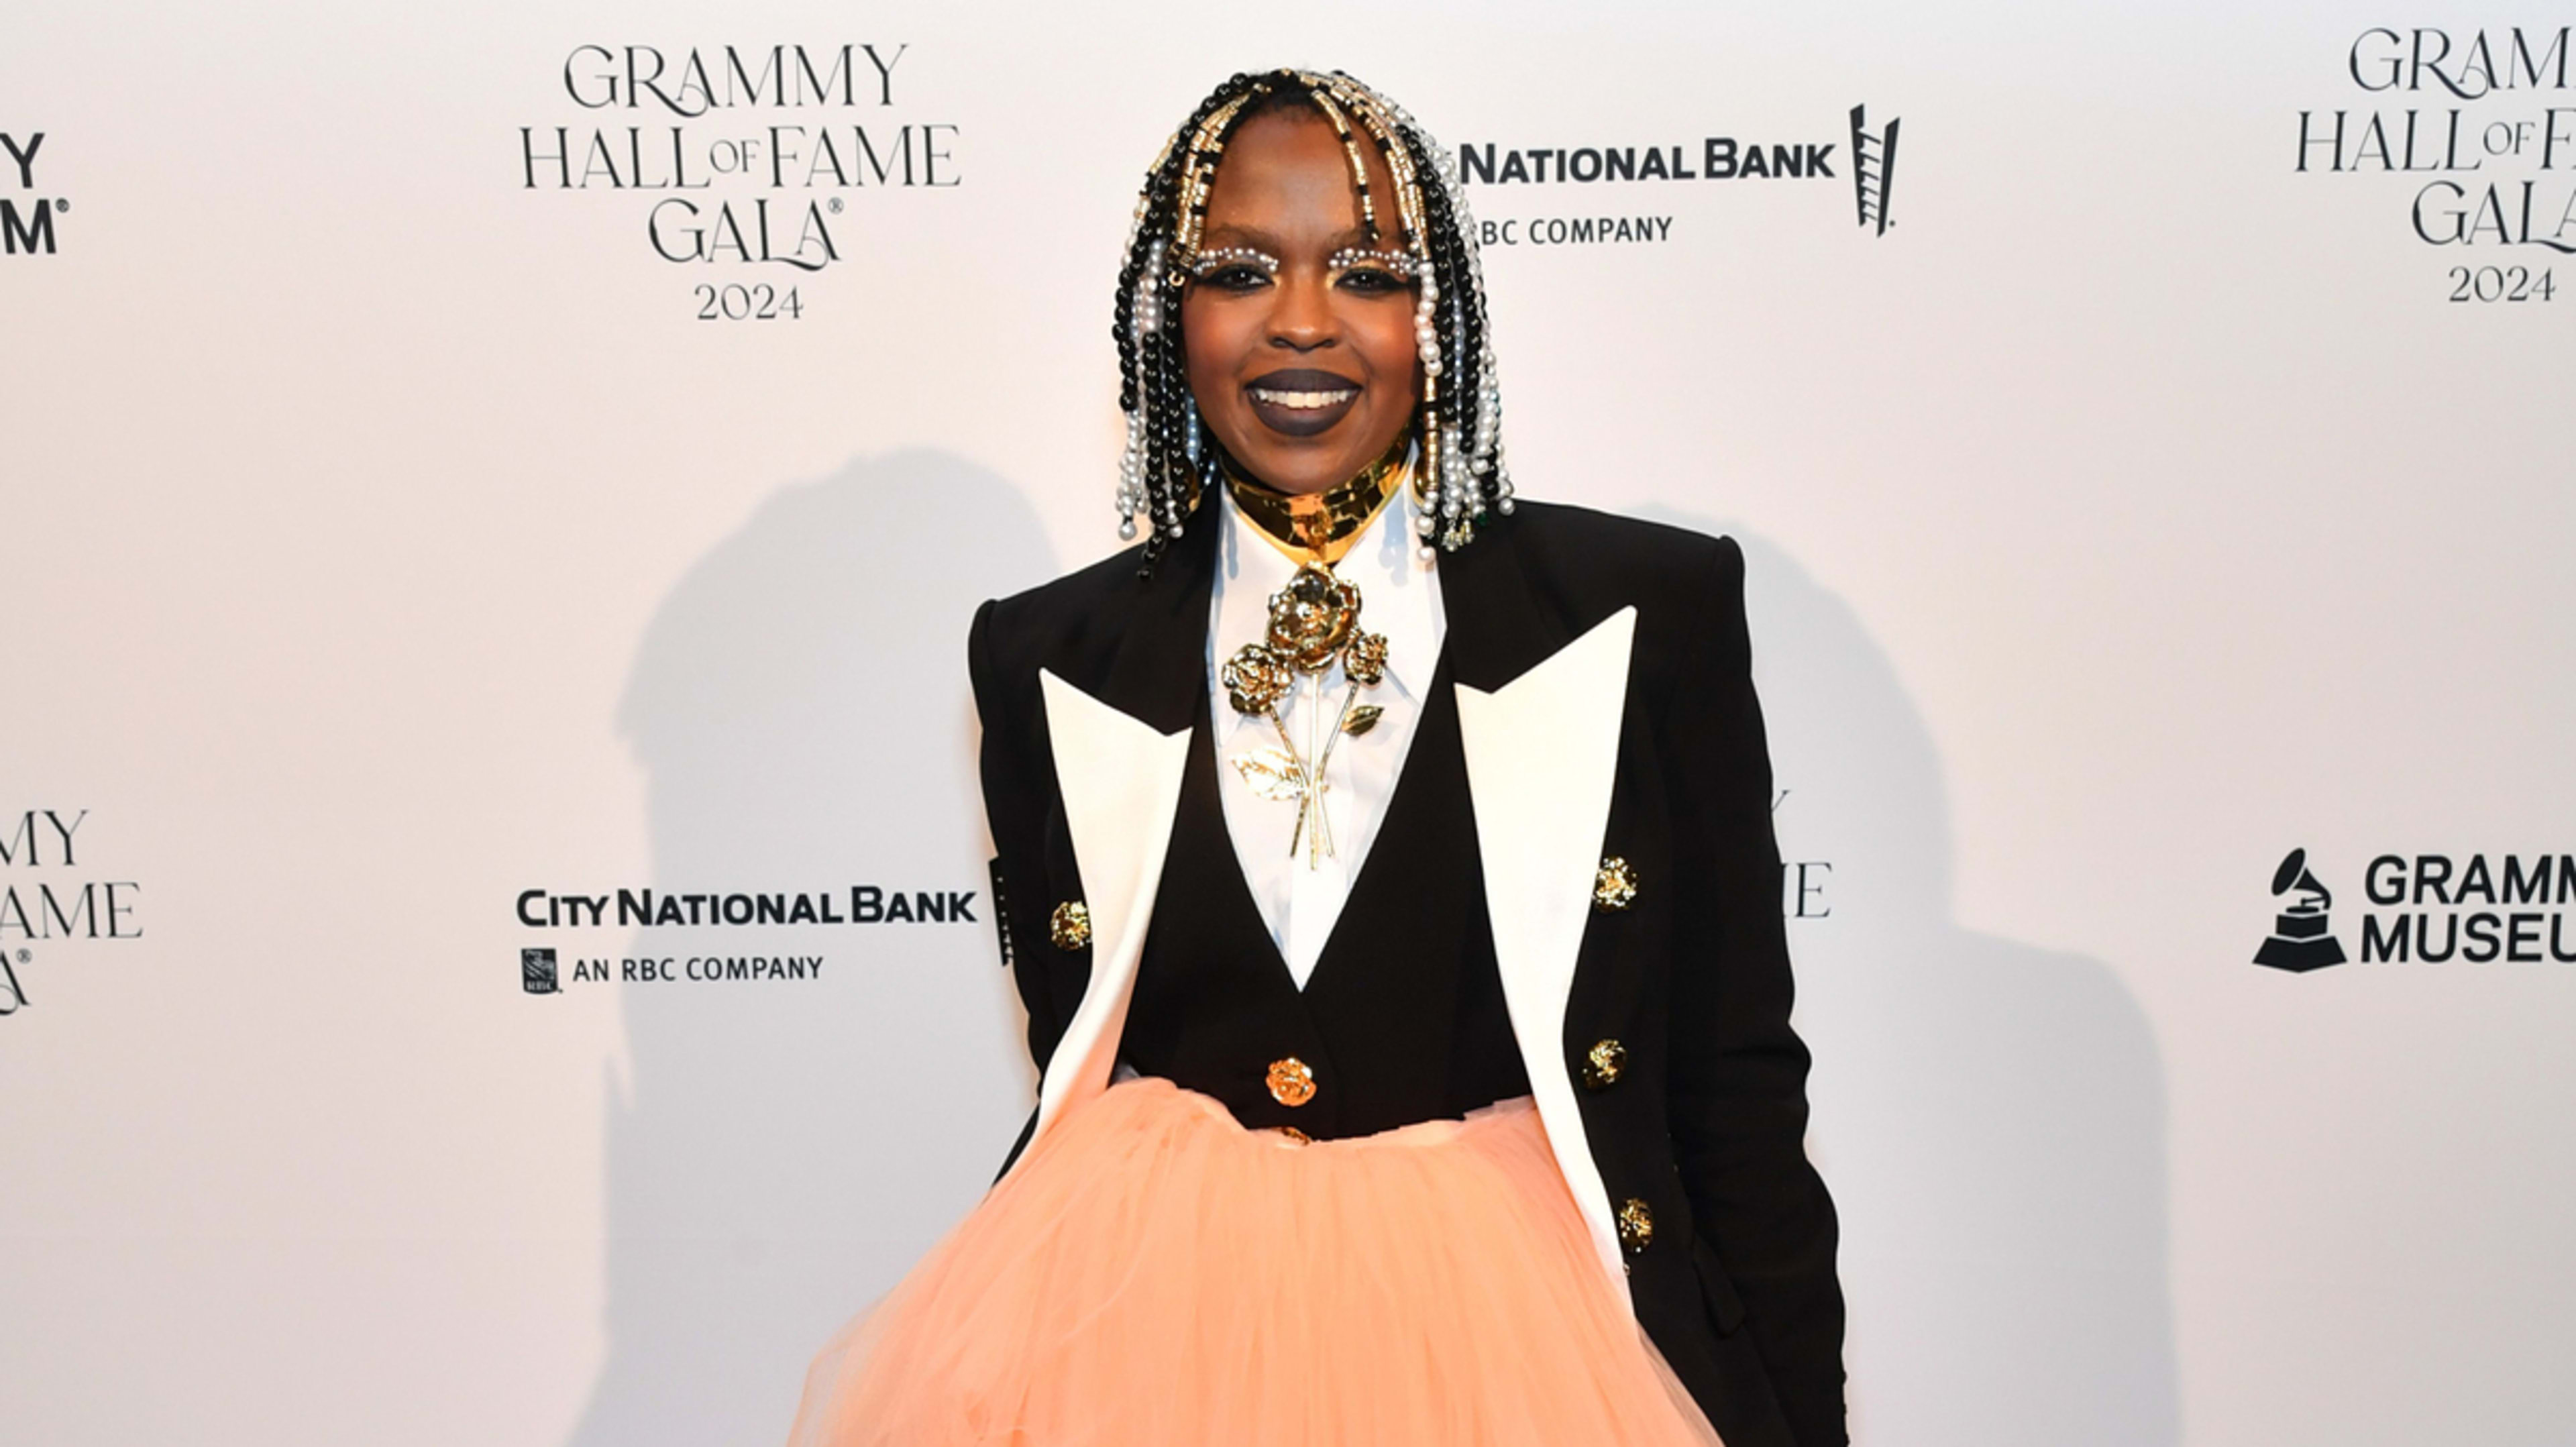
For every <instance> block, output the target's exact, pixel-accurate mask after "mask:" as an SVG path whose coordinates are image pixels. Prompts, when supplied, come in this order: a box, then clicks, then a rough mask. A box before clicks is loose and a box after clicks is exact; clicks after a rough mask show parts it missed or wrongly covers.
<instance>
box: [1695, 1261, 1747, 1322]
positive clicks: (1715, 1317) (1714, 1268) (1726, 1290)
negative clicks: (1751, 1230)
mask: <svg viewBox="0 0 2576 1447" xmlns="http://www.w3.org/2000/svg"><path fill="white" fill-rule="evenodd" d="M1691 1267H1692V1269H1694V1270H1696V1271H1697V1272H1698V1273H1699V1294H1700V1299H1701V1300H1702V1301H1703V1302H1705V1303H1706V1304H1707V1307H1708V1324H1709V1325H1711V1326H1713V1327H1716V1328H1717V1334H1718V1335H1719V1336H1733V1335H1735V1329H1736V1328H1737V1327H1739V1326H1742V1325H1744V1298H1743V1297H1741V1296H1738V1295H1736V1294H1735V1283H1734V1282H1732V1281H1729V1280H1728V1279H1727V1277H1726V1268H1725V1267H1724V1266H1721V1265H1719V1264H1718V1260H1717V1253H1716V1252H1714V1251H1711V1250H1709V1249H1708V1243H1707V1242H1706V1241H1702V1240H1700V1239H1699V1238H1698V1237H1696V1236H1694V1237H1692V1238H1691Z"/></svg>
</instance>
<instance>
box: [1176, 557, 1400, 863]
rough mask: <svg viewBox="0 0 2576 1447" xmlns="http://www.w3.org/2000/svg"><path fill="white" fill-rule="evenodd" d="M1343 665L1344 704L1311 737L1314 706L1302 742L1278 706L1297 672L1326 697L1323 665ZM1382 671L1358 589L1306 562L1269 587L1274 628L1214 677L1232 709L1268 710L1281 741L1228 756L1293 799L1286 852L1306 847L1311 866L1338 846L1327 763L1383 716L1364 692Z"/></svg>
mask: <svg viewBox="0 0 2576 1447" xmlns="http://www.w3.org/2000/svg"><path fill="white" fill-rule="evenodd" d="M1336 662H1338V663H1340V664H1341V666H1342V677H1343V679H1344V681H1345V682H1344V687H1343V690H1342V706H1341V709H1340V711H1339V713H1338V714H1337V716H1336V717H1335V719H1334V721H1333V727H1332V728H1331V730H1329V731H1328V732H1325V733H1324V734H1323V735H1322V737H1320V738H1317V737H1315V734H1316V730H1315V729H1314V727H1313V725H1314V724H1315V723H1316V722H1318V721H1320V720H1321V718H1322V716H1323V715H1322V710H1321V709H1320V708H1318V709H1316V710H1314V711H1312V712H1311V713H1309V715H1308V718H1307V722H1308V725H1309V726H1308V728H1307V730H1306V732H1307V734H1308V739H1307V747H1306V748H1305V749H1304V750H1302V751H1301V750H1300V749H1299V748H1298V747H1297V745H1296V742H1295V741H1294V740H1293V739H1291V738H1290V737H1289V735H1288V724H1287V721H1286V720H1285V719H1283V718H1281V717H1280V714H1279V706H1280V704H1281V703H1282V702H1284V701H1286V700H1287V699H1289V698H1290V697H1291V696H1292V695H1293V694H1294V693H1295V692H1296V690H1297V687H1298V684H1299V681H1300V680H1301V679H1313V680H1314V682H1315V689H1316V695H1317V702H1318V703H1321V702H1322V692H1323V688H1324V677H1323V676H1324V674H1325V673H1327V672H1329V671H1330V670H1331V668H1332V666H1333V665H1334V664H1335V663H1336ZM1385 678H1386V636H1385V635H1384V634H1381V633H1363V632H1361V631H1360V590H1359V589H1357V588H1355V587H1353V586H1351V585H1350V584H1348V583H1345V582H1343V581H1342V580H1341V579H1339V578H1337V577H1335V576H1333V572H1332V570H1331V569H1330V568H1326V567H1323V566H1321V565H1319V564H1315V563H1308V564H1306V565H1305V566H1303V567H1301V568H1299V569H1298V570H1297V576H1295V577H1293V578H1291V579H1289V580H1288V586H1287V587H1285V588H1282V589H1280V590H1279V591H1278V592H1276V593H1273V594H1271V595H1270V628H1269V636H1268V637H1266V638H1265V639H1264V640H1263V641H1261V642H1259V643H1247V644H1245V645H1243V646H1242V647H1241V648H1238V649H1236V650H1235V653H1234V657H1232V658H1230V659H1228V660H1227V661H1226V665H1225V667H1224V669H1223V670H1222V671H1221V672H1220V673H1219V674H1218V679H1219V681H1220V682H1222V683H1223V684H1224V685H1225V695H1226V698H1227V699H1228V700H1229V701H1230V702H1232V703H1233V704H1234V709H1235V712H1237V713H1241V714H1247V715H1258V716H1261V717H1265V718H1267V719H1269V720H1270V726H1271V728H1272V729H1273V730H1275V731H1276V732H1277V733H1278V735H1279V747H1277V748H1275V749H1274V748H1259V749H1247V750H1245V751H1244V752H1242V753H1239V754H1236V755H1235V756H1234V757H1233V758H1232V759H1231V760H1230V762H1231V763H1232V764H1233V765H1234V768H1235V772H1236V773H1239V774H1241V775H1242V776H1243V781H1244V782H1245V783H1247V784H1249V785H1251V786H1252V791H1253V792H1254V793H1256V794H1259V795H1260V796H1261V797H1262V798H1265V799H1276V800H1280V801H1282V802H1286V801H1289V800H1294V801H1295V802H1296V805H1297V824H1296V827H1295V829H1293V830H1292V831H1291V832H1290V833H1289V835H1288V853H1289V854H1290V856H1292V857H1293V856H1295V854H1296V853H1297V849H1298V846H1299V845H1300V844H1303V845H1304V846H1305V849H1306V867H1307V868H1309V869H1312V868H1314V867H1316V866H1317V865H1318V864H1320V863H1322V862H1323V861H1324V860H1325V859H1327V858H1329V857H1331V855H1332V852H1333V833H1332V826H1331V825H1330V824H1329V823H1328V822H1327V821H1326V820H1325V817H1324V789H1325V787H1326V786H1325V783H1324V766H1325V765H1327V764H1329V763H1331V762H1332V759H1333V746H1334V744H1336V743H1338V742H1340V740H1341V738H1342V736H1343V735H1345V734H1349V735H1352V736H1354V737H1356V736H1357V735H1360V734H1364V733H1367V732H1368V731H1369V730H1370V729H1372V728H1375V727H1376V726H1377V721H1378V716H1379V715H1380V714H1381V713H1383V712H1384V710H1382V709H1380V708H1378V707H1377V706H1376V705H1374V704H1364V703H1361V702H1359V691H1360V690H1361V689H1363V688H1374V687H1376V686H1377V685H1378V684H1379V683H1380V682H1382V681H1384V679H1385Z"/></svg>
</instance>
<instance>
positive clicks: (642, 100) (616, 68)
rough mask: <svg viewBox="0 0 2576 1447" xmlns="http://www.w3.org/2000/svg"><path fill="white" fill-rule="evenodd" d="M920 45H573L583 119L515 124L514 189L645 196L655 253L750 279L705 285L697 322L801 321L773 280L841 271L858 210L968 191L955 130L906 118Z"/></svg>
mask: <svg viewBox="0 0 2576 1447" xmlns="http://www.w3.org/2000/svg"><path fill="white" fill-rule="evenodd" d="M910 51H911V47H910V46H908V45H893V46H885V45H877V44H862V43H844V44H840V45H825V46H808V45H769V46H737V45H726V46H720V47H714V48H709V49H699V48H694V47H693V48H691V49H689V50H686V51H680V52H672V51H665V50H663V49H661V48H659V47H657V46H651V45H615V46H612V45H577V46H574V47H573V48H572V50H571V51H570V52H569V53H568V54H567V55H566V56H565V57H564V60H563V65H562V70H561V73H560V78H559V83H560V86H561V93H562V99H564V100H566V101H569V102H570V103H571V104H572V105H573V106H574V107H575V108H576V110H577V111H578V112H580V116H579V118H578V123H571V124H558V125H529V126H520V127H518V132H519V145H518V157H517V159H518V162H519V185H520V189H522V190H526V191H554V192H564V191H597V192H608V193H614V194H619V195H632V196H634V197H636V198H637V200H638V202H639V203H642V202H644V201H645V199H646V198H650V201H649V204H639V205H638V207H637V211H638V217H639V219H640V221H641V222H642V227H641V231H642V240H643V244H644V246H645V248H646V250H647V252H648V254H650V255H652V256H655V257H658V258H660V259H661V260H663V261H667V262H671V263H674V264H677V265H683V266H688V265H695V266H699V267H728V268H737V269H739V270H737V271H735V272H729V273H719V274H718V275H719V276H720V277H721V276H723V275H741V276H744V277H747V278H750V280H747V281H723V280H717V281H711V282H707V283H702V284H700V285H698V286H697V287H696V288H695V292H696V295H697V300H698V311H697V314H696V318H697V320H700V321H779V320H784V321H795V320H799V319H801V318H802V317H803V315H804V304H803V302H802V300H801V299H800V298H799V297H798V295H797V293H796V291H795V289H794V287H793V286H790V285H782V284H780V283H778V282H772V281H768V280H765V279H764V278H771V277H776V278H783V279H784V281H786V282H793V281H794V280H796V279H797V278H798V277H800V276H803V275H809V274H811V273H814V272H819V271H821V270H823V269H824V268H825V267H828V266H831V265H832V264H834V263H835V262H838V261H839V260H840V259H841V257H842V253H843V251H844V236H845V233H844V230H843V227H844V225H845V223H846V222H847V221H848V219H849V218H848V217H847V216H846V215H845V214H844V213H846V212H848V211H850V210H851V209H852V208H856V207H861V206H867V207H870V208H872V209H873V208H882V207H883V206H885V205H886V204H887V201H886V198H885V196H884V193H887V192H918V191H941V190H947V189H950V188H952V187H955V186H956V185H958V184H959V181H960V176H959V167H958V162H957V156H956V145H957V137H958V127H957V125H956V124H955V123H954V122H951V121H940V120H928V119H922V118H918V117H903V116H901V115H900V114H899V108H898V106H897V102H896V92H897V90H898V89H899V88H901V87H899V86H898V84H897V77H898V75H904V76H909V75H910V74H912V73H913V72H912V70H911V69H908V68H906V67H905V65H904V61H905V59H906V57H907V56H908V55H909V53H910ZM916 66H917V62H916ZM872 196H873V197H876V198H877V199H875V200H870V199H869V198H870V197H872ZM700 274H701V275H705V274H708V273H705V272H703V271H702V272H701V273H700Z"/></svg>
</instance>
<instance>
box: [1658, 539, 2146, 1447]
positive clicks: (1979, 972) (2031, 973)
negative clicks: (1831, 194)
mask: <svg viewBox="0 0 2576 1447" xmlns="http://www.w3.org/2000/svg"><path fill="white" fill-rule="evenodd" d="M1650 511H1651V510H1650ZM1656 515H1657V518H1658V520H1659V521H1663V522H1668V523H1672V524H1674V525H1676V526H1680V527H1687V528H1690V529H1692V530H1693V531H1696V532H1705V533H1719V532H1727V531H1734V532H1735V536H1736V538H1737V540H1738V541H1739V542H1741V543H1743V545H1744V550H1745V562H1746V590H1747V609H1748V611H1749V613H1750V614H1751V617H1752V627H1753V648H1754V671H1755V675H1756V678H1757V681H1758V685H1759V687H1760V690H1761V694H1762V703H1763V710H1764V714H1765V717H1766V720H1767V722H1768V724H1769V727H1770V735H1771V752H1772V761H1773V768H1774V773H1775V774H1776V776H1777V786H1776V787H1778V788H1784V789H1786V790H1788V791H1789V792H1788V794H1787V796H1786V798H1785V799H1783V800H1782V801H1781V803H1780V806H1779V809H1778V815H1777V822H1778V824H1779V830H1780V837H1781V848H1782V852H1783V857H1784V858H1785V859H1787V860H1790V861H1797V860H1801V859H1803V860H1810V861H1822V862H1824V863H1827V864H1829V865H1830V869H1829V870H1824V871H1818V870H1812V869H1811V870H1810V872H1809V877H1808V881H1807V882H1808V884H1809V885H1810V886H1811V887H1812V888H1813V889H1814V890H1815V892H1814V893H1812V894H1811V895H1810V896H1809V897H1808V898H1807V899H1806V900H1805V906H1806V908H1807V910H1808V911H1809V912H1810V914H1816V913H1819V912H1825V911H1829V913H1823V915H1822V917H1817V918H1806V919H1795V918H1793V919H1792V920H1791V922H1790V935H1789V939H1790V947H1791V949H1792V951H1793V953H1794V954H1795V956H1796V961H1797V968H1798V1025H1799V1028H1800V1030H1801V1031H1803V1032H1804V1033H1805V1035H1806V1037H1807V1040H1808V1043H1809V1044H1810V1045H1811V1046H1812V1047H1813V1049H1814V1051H1815V1055H1816V1070H1815V1075H1814V1079H1813V1101H1814V1108H1815V1127H1814V1133H1813V1136H1812V1139H1811V1141H1810V1146H1811V1149H1812V1150H1813V1151H1814V1153H1815V1156H1816V1159H1817V1164H1818V1166H1819V1168H1820V1169H1821V1170H1822V1171H1823V1172H1824V1175H1825V1179H1826V1182H1827V1184H1828V1185H1829V1186H1830V1187H1831V1188H1832V1190H1833V1193H1834V1198H1835V1203H1836V1205H1837V1206H1838V1207H1839V1208H1840V1210H1841V1212H1842V1221H1843V1274H1844V1285H1845V1289H1846V1291H1847V1292H1848V1294H1849V1297H1850V1307H1851V1333H1850V1338H1849V1350H1848V1362H1849V1365H1850V1369H1851V1374H1852V1427H1853V1433H1854V1438H1855V1440H1857V1441H1862V1442H1873V1443H1889V1444H1898V1447H2170V1444H2172V1443H2174V1442H2176V1441H2178V1440H2179V1436H2180V1424H2179V1401H2178V1395H2179V1394H2178V1387H2177V1381H2176V1369H2175V1357H2174V1332H2173V1305H2172V1292H2171V1286H2170V1284H2169V1280H2168V1270H2167V1261H2168V1255H2169V1247H2168V1240H2167V1237H2168V1230H2167V1205H2166V1201H2167V1187H2166V1169H2165V1159H2166V1154H2165V1088H2164V1067H2163V1063H2162V1060H2161V1058H2160V1057H2159V1055H2158V1053H2157V1050H2156V1045H2155V1041H2154V1037H2153V1035H2152V1034H2151V1033H2150V1031H2149V1029H2148V1026H2147V1021H2146V1016H2145V1013H2144V1012H2143V1011H2142V1010H2141V1009H2140V1008H2139V1006H2138V1003H2137V1001H2136V1000H2135V999H2134V998H2133V997H2132V996H2131V995H2130V994H2129V992H2128V991H2127V989H2126V988H2125V987H2124V986H2123V985H2122V984H2121V983H2120V981H2119V979H2118V978H2117V977H2116V976H2115V975H2113V973H2112V972H2111V970H2110V968H2109V967H2108V966H2106V965H2104V964H2103V963H2102V962H2101V961H2099V960H2093V959H2087V958H2084V957H2082V956H2079V955H2071V954H2062V953H2057V952H2054V951H2049V950H2043V949H2039V948H2036V947H2033V946H2030V945H2026V944H2022V943H2019V942H2016V941H2013V940H2008V939H2000V938H1997V937H1995V936H1993V935H1988V934H1981V933H1978V932H1976V931H1973V930H1969V929H1965V928H1962V927H1961V926H1960V925H1959V924H1958V922H1957V921H1956V920H1955V919H1954V918H1953V907H1952V901H1951V855H1952V836H1951V823H1950V817H1949V803H1948V798H1947V793H1946V790H1945V788H1944V785H1943V780H1942V772H1941V764H1940V760H1939V758H1938V756H1937V755H1936V754H1935V752H1934V750H1933V746H1932V738H1931V734H1930V732H1929V730H1928V729H1927V728H1926V727H1925V725H1924V722H1923V719H1922V717H1921V715H1920V714H1919V713H1918V712H1917V711H1916V710H1915V707H1914V705H1913V703H1912V701H1911V700H1910V699H1908V698H1907V697H1906V695H1905V693H1904V691H1903V689H1902V688H1901V686H1900V685H1899V684H1898V681H1897V676H1896V671H1895V669H1894V667H1893V666H1892V665H1891V664H1890V663H1889V661H1888V659H1887V656H1886V655H1885V654H1884V653H1883V652H1881V651H1880V649H1879V647H1878V645H1877V643H1876V642H1874V641H1873V640H1872V639H1871V638H1870V637H1869V635H1868V634H1867V633H1866V632H1865V631H1864V630H1863V629H1862V627H1861V625H1860V620H1859V618H1858V617H1857V616H1856V615H1855V614H1854V613H1853V612H1852V610H1851V608H1850V607H1849V605H1847V604H1846V603H1844V602H1843V601H1842V599H1841V598H1839V597H1837V596H1836V595H1834V594H1833V593H1831V592H1829V591H1828V590H1826V589H1825V588H1824V587H1822V586H1820V585H1819V584H1818V583H1817V582H1816V581H1815V580H1814V579H1813V578H1812V577H1810V576H1809V575H1808V574H1807V572H1806V571H1805V570H1804V569H1803V568H1801V567H1799V566H1798V565H1797V564H1796V563H1795V562H1793V561H1791V560H1790V559H1789V558H1788V556H1787V555H1785V554H1784V553H1782V552H1781V551H1780V550H1779V549H1777V548H1775V547H1772V546H1770V545H1768V544H1766V543H1764V542H1762V541H1760V540H1759V539H1755V538H1750V537H1747V536H1746V535H1745V534H1744V533H1743V532H1741V531H1740V530H1731V529H1726V528H1722V527H1718V526H1714V525H1711V524H1710V523H1708V522H1707V521H1705V520H1703V519H1699V518H1693V517H1688V516H1684V515H1680V514H1676V513H1671V512H1661V513H1659V514H1656ZM1795 889H1796V876H1795V869H1794V865H1793V866H1792V871H1791V878H1790V880H1789V881H1787V882H1786V888H1785V889H1784V896H1785V895H1790V894H1793V893H1794V891H1795ZM1793 902H1794V901H1793Z"/></svg>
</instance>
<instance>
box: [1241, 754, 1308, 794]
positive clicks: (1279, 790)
mask: <svg viewBox="0 0 2576 1447" xmlns="http://www.w3.org/2000/svg"><path fill="white" fill-rule="evenodd" d="M1227 762H1229V763H1231V764H1233V765H1234V771H1235V772H1236V773H1238V774H1241V775H1242V776H1243V782H1245V783H1247V784H1249V785H1251V786H1252V792H1254V793H1256V794H1258V795H1260V796H1261V797H1262V798H1264V799H1280V800H1286V799H1299V800H1302V799H1304V798H1305V795H1306V769H1305V766H1304V765H1302V764H1300V763H1298V762H1297V761H1296V760H1295V759H1294V758H1292V757H1290V756H1289V753H1288V751H1287V750H1286V749H1246V750H1244V751H1243V752H1242V753H1239V754H1236V755H1235V756H1234V757H1233V758H1231V759H1229V760H1228V761H1227Z"/></svg>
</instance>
